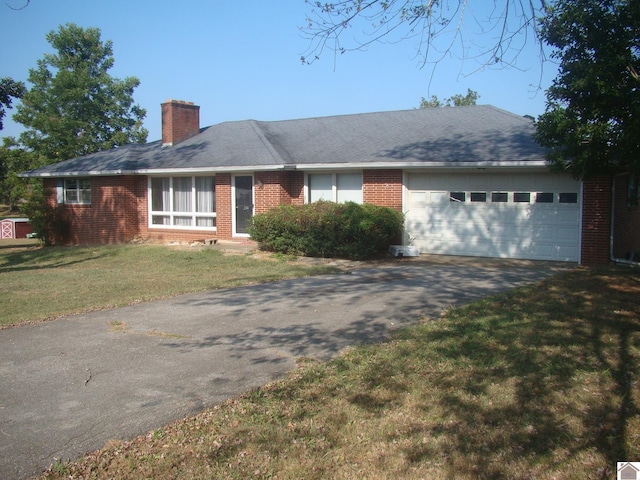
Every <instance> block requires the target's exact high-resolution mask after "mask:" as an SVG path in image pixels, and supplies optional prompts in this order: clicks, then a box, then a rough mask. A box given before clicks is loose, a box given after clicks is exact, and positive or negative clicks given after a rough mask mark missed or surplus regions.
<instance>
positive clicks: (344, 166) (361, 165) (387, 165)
mask: <svg viewBox="0 0 640 480" xmlns="http://www.w3.org/2000/svg"><path fill="white" fill-rule="evenodd" d="M429 168H434V169H442V170H445V169H446V170H454V171H455V170H484V169H486V168H491V169H494V168H495V169H499V168H504V169H509V168H517V169H518V170H520V171H522V170H523V169H525V168H529V169H531V170H539V169H546V168H547V163H546V161H531V162H518V161H516V162H491V161H489V162H461V163H459V164H453V165H452V164H451V163H449V162H402V163H399V162H349V163H309V164H285V163H282V164H272V165H249V166H222V167H182V168H142V169H135V170H87V171H81V170H76V171H70V172H44V173H36V174H31V173H29V172H23V173H19V174H18V176H19V177H20V178H68V177H113V176H121V175H185V174H186V175H193V174H197V173H231V172H264V171H277V170H300V171H313V170H336V169H340V170H365V169H402V170H414V169H415V170H422V169H429Z"/></svg>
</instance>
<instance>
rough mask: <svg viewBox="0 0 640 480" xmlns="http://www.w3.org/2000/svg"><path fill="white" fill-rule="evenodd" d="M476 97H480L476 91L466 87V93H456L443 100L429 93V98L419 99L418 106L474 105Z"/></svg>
mask: <svg viewBox="0 0 640 480" xmlns="http://www.w3.org/2000/svg"><path fill="white" fill-rule="evenodd" d="M478 98H480V95H478V92H476V91H475V90H471V89H470V88H467V94H466V95H462V94H461V93H456V94H455V95H453V96H452V97H449V98H445V99H444V101H442V100H440V99H439V98H438V97H437V96H435V95H431V98H430V99H429V100H427V99H426V98H424V97H422V99H421V100H420V108H441V107H465V106H468V105H475V104H476V102H477V101H478Z"/></svg>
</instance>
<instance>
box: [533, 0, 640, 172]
mask: <svg viewBox="0 0 640 480" xmlns="http://www.w3.org/2000/svg"><path fill="white" fill-rule="evenodd" d="M542 35H543V38H544V39H545V41H546V42H548V43H549V44H550V45H551V46H553V47H554V48H555V51H554V52H553V53H552V55H553V57H555V58H557V59H559V61H560V73H559V74H558V76H557V77H556V79H555V80H554V82H553V85H552V86H551V88H549V90H548V91H547V107H546V110H545V113H544V114H543V115H541V116H540V117H539V119H538V121H537V124H536V125H537V133H536V139H537V140H538V142H539V143H540V144H541V145H543V146H545V147H548V148H549V149H550V153H549V156H548V159H549V163H550V165H551V166H552V167H553V168H555V169H556V170H562V171H567V172H569V173H571V174H572V175H573V176H574V177H575V178H577V179H583V178H589V177H593V176H597V175H599V174H607V173H612V172H621V171H630V172H635V173H640V78H639V75H638V72H640V2H638V1H637V0H560V1H558V2H556V3H555V4H554V6H553V7H552V8H551V9H550V11H549V13H548V15H547V17H546V19H545V21H544V23H543V30H542Z"/></svg>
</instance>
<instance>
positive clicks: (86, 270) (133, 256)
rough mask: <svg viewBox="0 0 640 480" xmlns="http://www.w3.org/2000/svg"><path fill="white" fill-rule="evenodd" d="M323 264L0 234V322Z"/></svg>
mask: <svg viewBox="0 0 640 480" xmlns="http://www.w3.org/2000/svg"><path fill="white" fill-rule="evenodd" d="M29 245H31V246H29ZM329 271H333V270H332V269H330V268H327V267H308V266H303V265H300V264H296V263H293V262H287V261H285V260H275V259H268V258H262V259H259V258H255V257H254V256H253V255H251V254H247V255H238V254H235V255H224V254H222V253H221V252H220V251H218V250H214V249H208V248H189V247H187V248H185V249H177V248H169V247H166V246H160V245H119V246H109V247H95V248H80V247H50V248H40V247H38V246H36V245H35V243H34V242H26V241H22V242H20V241H5V240H3V242H2V245H1V248H0V312H2V315H0V326H2V325H13V324H18V323H23V322H38V321H43V320H47V319H51V318H55V317H59V316H61V315H68V314H73V313H80V312H86V311H91V310H97V309H103V308H112V307H118V306H123V305H130V304H133V303H139V302H146V301H150V300H156V299H160V298H165V297H169V296H174V295H179V294H181V293H188V292H198V291H204V290H211V289H216V288H226V287H235V286H238V285H248V284H252V283H261V282H270V281H275V280H280V279H283V278H291V277H300V276H306V275H316V274H320V273H327V272H329Z"/></svg>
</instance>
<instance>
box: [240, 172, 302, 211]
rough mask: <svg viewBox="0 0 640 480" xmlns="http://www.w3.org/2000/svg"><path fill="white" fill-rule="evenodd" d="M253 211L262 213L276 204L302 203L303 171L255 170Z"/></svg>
mask: <svg viewBox="0 0 640 480" xmlns="http://www.w3.org/2000/svg"><path fill="white" fill-rule="evenodd" d="M253 181H254V196H255V202H256V204H255V213H264V212H267V211H268V210H271V209H272V208H274V207H277V206H278V205H291V204H297V205H300V204H302V203H304V173H303V172H288V171H277V172H257V173H256V174H255V175H254V179H253Z"/></svg>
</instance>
